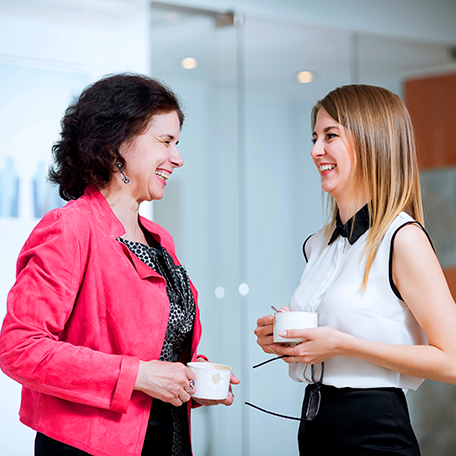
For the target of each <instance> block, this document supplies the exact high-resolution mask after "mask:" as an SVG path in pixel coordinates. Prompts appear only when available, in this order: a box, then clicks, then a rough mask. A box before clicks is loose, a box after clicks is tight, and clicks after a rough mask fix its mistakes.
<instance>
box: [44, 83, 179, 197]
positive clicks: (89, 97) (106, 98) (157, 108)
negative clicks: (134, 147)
mask: <svg viewBox="0 0 456 456" xmlns="http://www.w3.org/2000/svg"><path fill="white" fill-rule="evenodd" d="M173 111H175V112H176V113H177V115H178V116H179V121H180V125H181V126H182V123H183V121H184V115H183V113H182V110H181V107H180V105H179V101H178V100H177V98H176V96H175V95H174V94H173V93H172V91H171V90H170V89H169V88H167V87H166V86H165V85H164V84H163V83H161V82H158V81H156V80H155V79H152V78H150V77H148V76H144V75H138V74H116V75H109V76H106V77H104V78H103V79H101V80H99V81H98V82H95V83H94V84H92V85H90V86H89V87H87V88H86V89H84V91H83V92H82V94H81V95H80V96H79V98H78V99H77V100H76V102H75V103H74V104H72V105H70V106H69V107H68V108H67V110H66V112H65V115H64V117H63V119H62V121H61V127H62V132H61V134H60V141H58V142H57V143H55V144H54V146H53V147H52V154H53V157H54V165H53V166H51V167H50V169H49V181H50V182H52V183H55V184H58V185H59V193H60V196H61V197H62V198H63V199H65V200H67V201H68V200H70V199H77V198H79V197H80V196H81V195H82V194H83V193H84V190H85V188H86V187H87V186H88V185H91V184H92V185H95V186H96V187H98V188H103V187H105V186H106V185H107V184H108V182H109V180H110V179H111V176H112V174H113V173H114V172H115V171H116V169H117V168H116V165H115V164H116V162H117V161H119V162H120V163H121V165H122V166H124V165H125V160H124V159H123V157H122V156H121V155H120V153H119V146H120V145H121V144H122V143H123V142H124V141H127V140H130V139H132V138H133V137H135V136H137V135H139V134H141V133H142V132H143V131H144V130H145V128H146V126H147V124H148V123H149V121H150V119H151V118H152V117H153V116H154V115H156V114H166V113H169V112H173Z"/></svg>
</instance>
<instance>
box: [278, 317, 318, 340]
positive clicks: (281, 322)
mask: <svg viewBox="0 0 456 456" xmlns="http://www.w3.org/2000/svg"><path fill="white" fill-rule="evenodd" d="M317 326H318V313H317V312H276V313H275V314H274V331H273V334H274V343H277V342H279V343H299V342H302V341H303V340H304V339H302V338H300V337H280V336H279V332H280V331H286V330H288V329H306V328H316V327H317Z"/></svg>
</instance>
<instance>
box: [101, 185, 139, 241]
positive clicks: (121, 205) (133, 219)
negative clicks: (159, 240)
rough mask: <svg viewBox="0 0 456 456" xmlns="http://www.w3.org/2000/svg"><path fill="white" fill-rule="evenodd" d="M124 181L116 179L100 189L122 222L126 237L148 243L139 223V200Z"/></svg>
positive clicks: (124, 236)
mask: <svg viewBox="0 0 456 456" xmlns="http://www.w3.org/2000/svg"><path fill="white" fill-rule="evenodd" d="M125 187H126V185H125V184H124V183H123V182H116V180H115V179H112V181H111V182H110V183H109V184H108V186H107V187H105V188H103V189H100V192H101V194H102V195H103V196H104V198H105V199H106V201H107V202H108V204H109V206H110V207H111V209H112V211H113V212H114V214H115V216H116V217H117V218H118V219H119V221H120V223H122V225H123V227H124V229H125V234H124V235H123V236H122V237H123V238H124V239H127V240H130V241H136V242H141V243H143V244H147V242H146V238H145V236H144V233H143V231H142V229H141V227H140V225H139V202H138V201H136V200H135V199H134V198H133V197H132V195H131V194H130V192H129V191H128V189H127V188H125Z"/></svg>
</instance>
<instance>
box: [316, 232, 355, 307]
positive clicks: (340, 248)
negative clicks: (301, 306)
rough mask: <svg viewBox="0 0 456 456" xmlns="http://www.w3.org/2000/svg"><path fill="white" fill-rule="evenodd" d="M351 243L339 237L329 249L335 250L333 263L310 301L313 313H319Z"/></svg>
mask: <svg viewBox="0 0 456 456" xmlns="http://www.w3.org/2000/svg"><path fill="white" fill-rule="evenodd" d="M348 244H349V242H348V239H347V238H344V237H342V236H339V237H338V238H337V239H336V240H335V241H334V242H333V244H332V245H331V246H330V247H329V248H331V247H332V249H334V250H335V252H334V257H333V259H332V261H331V265H330V267H329V268H328V272H327V274H326V275H325V277H324V279H323V280H322V281H321V283H320V286H319V287H318V288H317V289H316V290H315V293H314V294H313V295H312V297H311V299H310V303H311V304H310V308H311V309H312V312H317V311H318V307H319V305H320V303H321V301H322V298H323V295H324V293H325V291H326V290H327V288H328V287H329V286H330V285H331V282H332V280H333V278H334V276H335V274H336V272H337V270H338V269H339V265H340V263H341V260H342V257H343V255H344V253H345V250H346V248H347V246H348Z"/></svg>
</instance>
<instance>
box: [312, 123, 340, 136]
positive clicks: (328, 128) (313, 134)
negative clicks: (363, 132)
mask: <svg viewBox="0 0 456 456" xmlns="http://www.w3.org/2000/svg"><path fill="white" fill-rule="evenodd" d="M333 128H336V129H337V130H339V127H337V126H336V125H330V126H329V127H325V128H323V131H324V132H325V133H328V131H329V130H332V129H333ZM316 135H317V133H316V132H315V131H313V132H312V136H316Z"/></svg>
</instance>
